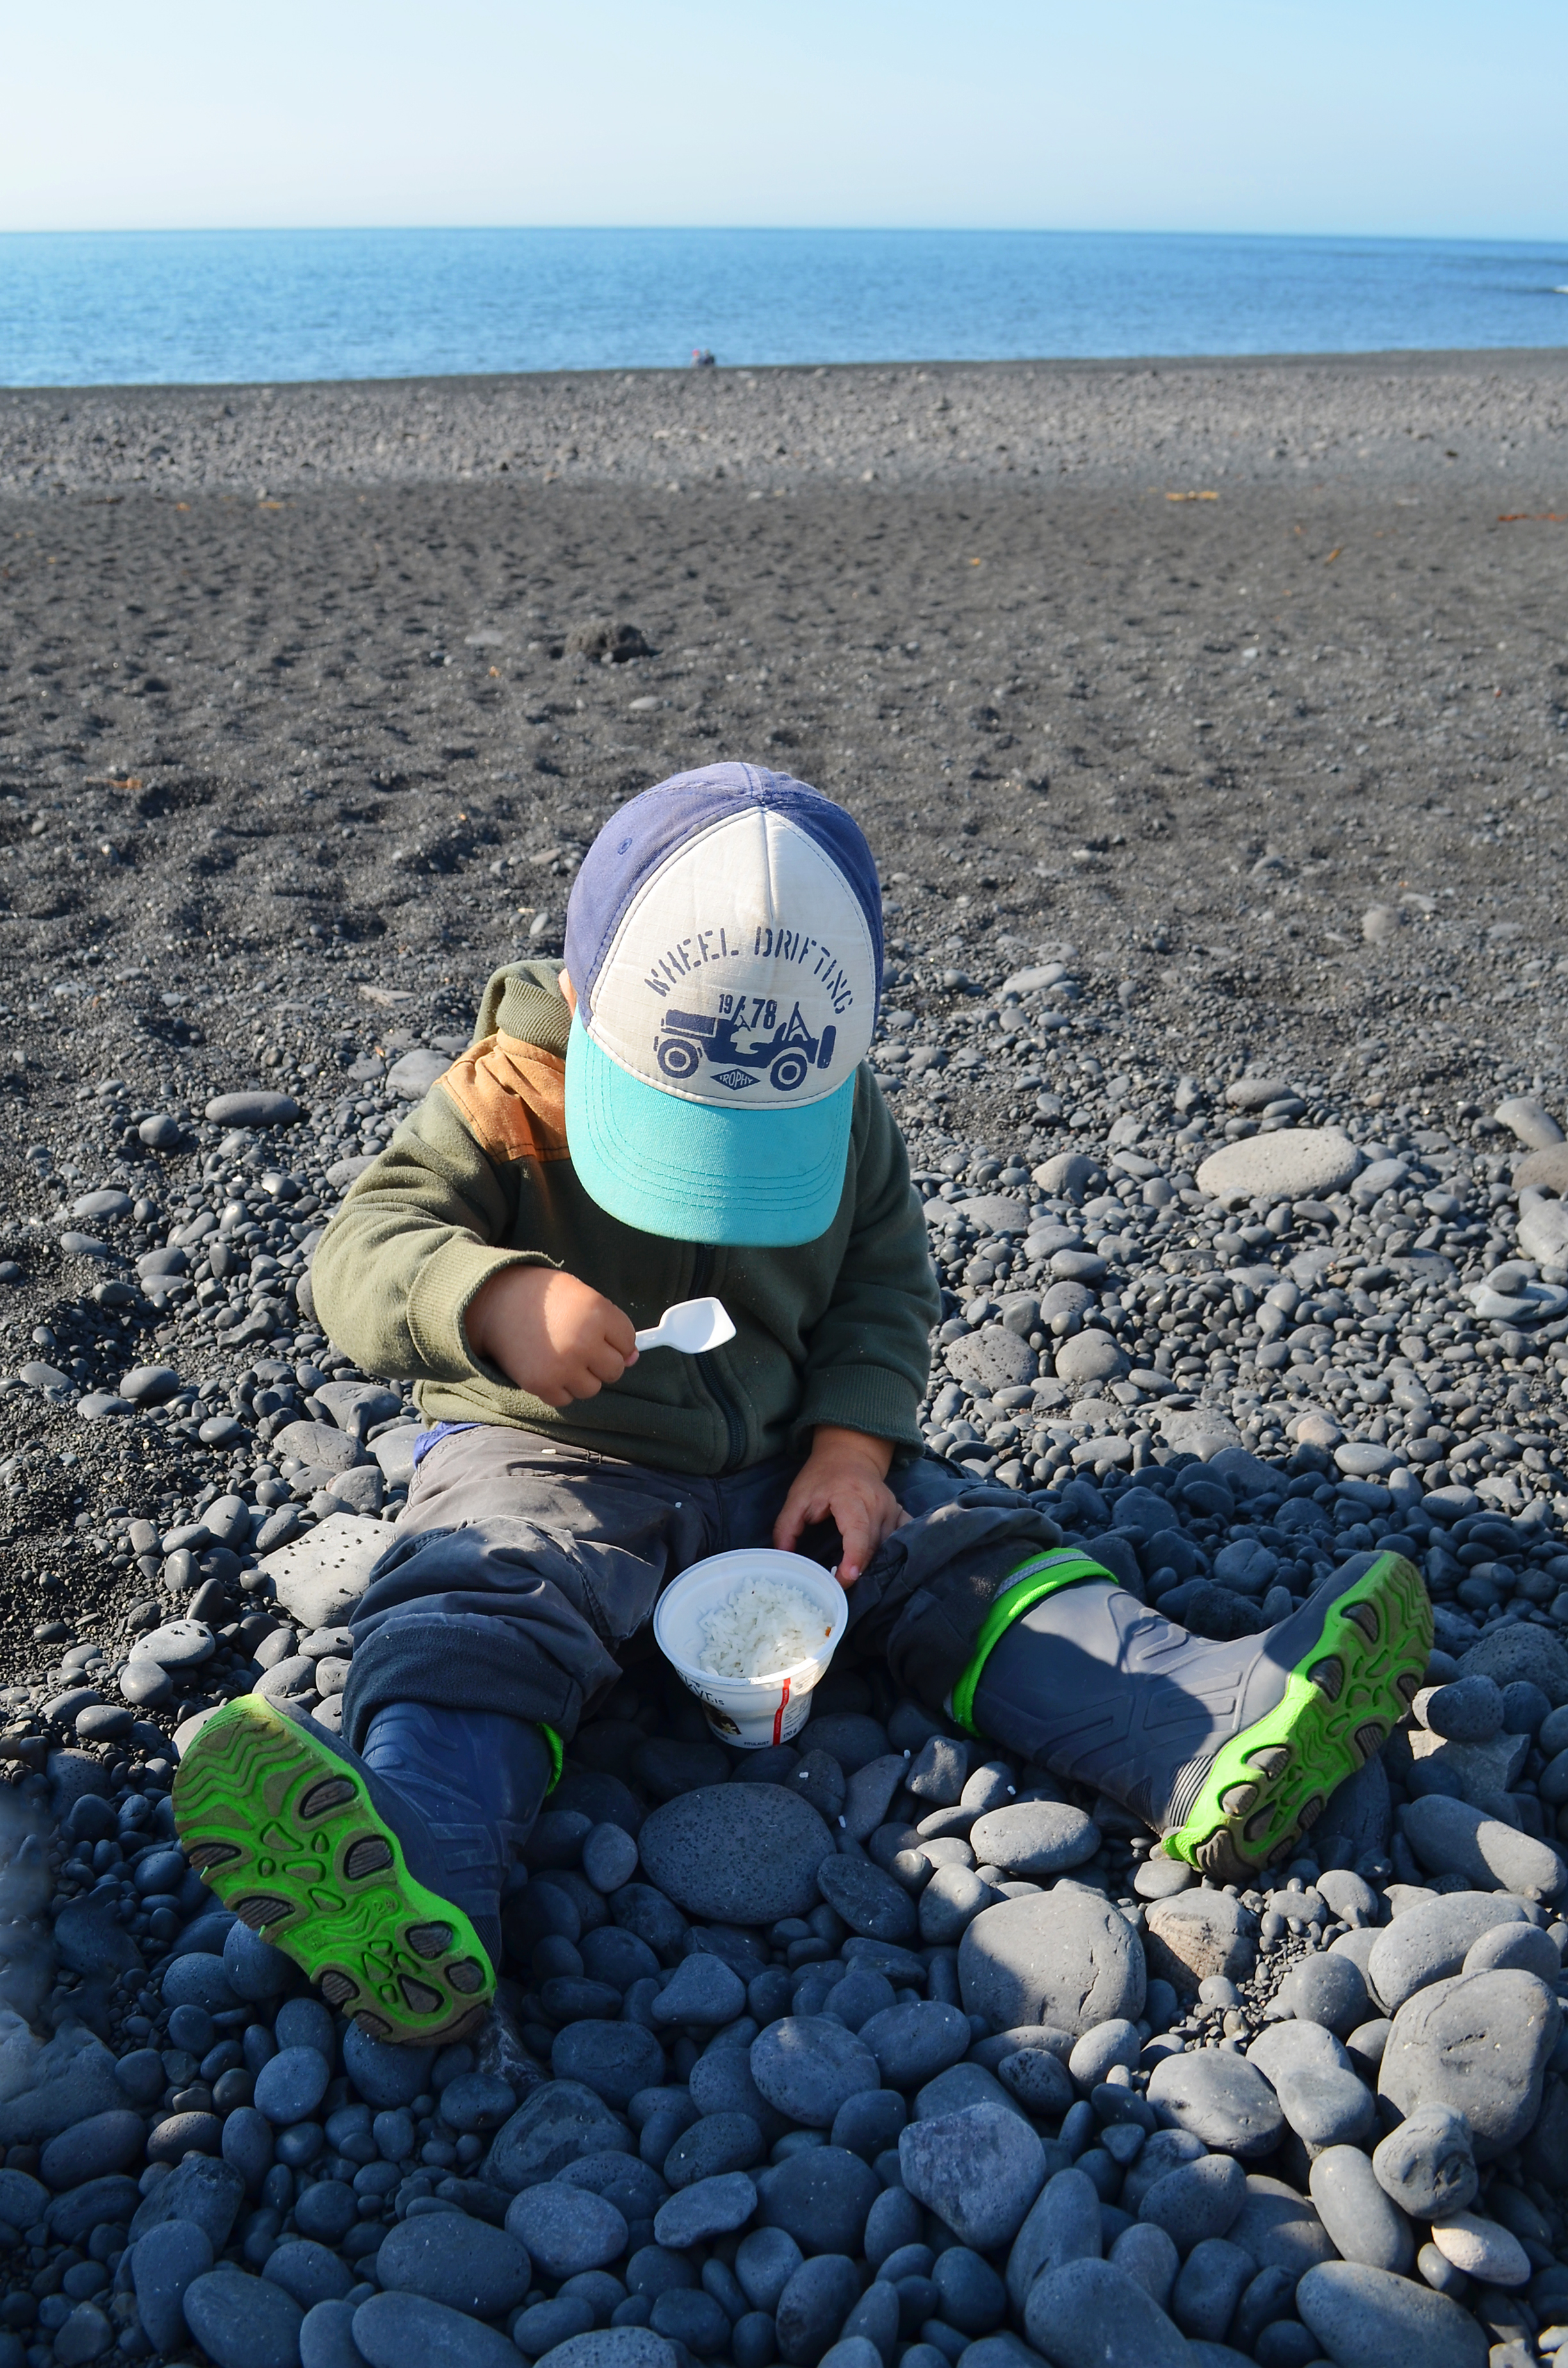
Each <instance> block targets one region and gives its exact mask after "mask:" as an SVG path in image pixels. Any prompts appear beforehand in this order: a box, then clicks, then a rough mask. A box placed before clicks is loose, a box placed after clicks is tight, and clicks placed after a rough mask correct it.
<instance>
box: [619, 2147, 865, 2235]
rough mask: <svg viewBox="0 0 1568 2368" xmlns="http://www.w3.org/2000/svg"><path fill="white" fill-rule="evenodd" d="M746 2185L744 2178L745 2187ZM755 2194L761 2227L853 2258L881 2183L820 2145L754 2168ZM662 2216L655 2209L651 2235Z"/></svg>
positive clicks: (852, 2158)
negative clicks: (656, 2217) (764, 2167)
mask: <svg viewBox="0 0 1568 2368" xmlns="http://www.w3.org/2000/svg"><path fill="white" fill-rule="evenodd" d="M732 2176H733V2177H744V2173H740V2172H737V2173H733V2174H732ZM751 2183H752V2182H751V2180H749V2179H747V2180H746V2185H747V2186H748V2187H749V2186H750V2185H751ZM704 2184H705V2185H708V2184H711V2182H710V2181H704ZM697 2192H698V2191H697V2190H696V2189H695V2188H690V2187H688V2188H687V2189H686V2191H685V2193H684V2194H682V2195H679V2196H676V2198H675V2199H674V2203H684V2202H685V2201H686V2198H687V2196H690V2195H694V2194H696V2193H697ZM881 2192H882V2185H881V2180H880V2179H879V2178H878V2177H877V2174H876V2172H875V2171H874V2170H873V2169H871V2167H870V2165H869V2163H864V2162H862V2161H861V2160H860V2157H859V2156H858V2155H854V2154H850V2153H849V2152H848V2151H847V2150H846V2148H845V2147H842V2146H811V2147H808V2148H807V2149H806V2150H805V2151H804V2152H802V2153H801V2154H795V2155H790V2157H789V2158H788V2160H786V2161H784V2162H781V2163H777V2164H775V2165H774V2167H773V2168H772V2169H769V2170H763V2171H759V2172H758V2173H757V2176H756V2197H757V2204H756V2211H757V2217H758V2219H759V2221H760V2222H761V2224H762V2226H764V2227H765V2228H782V2229H784V2230H785V2231H786V2232H787V2233H788V2234H789V2235H790V2236H791V2237H793V2238H794V2239H795V2242H796V2243H797V2245H799V2247H800V2248H801V2251H802V2252H803V2253H847V2254H848V2255H849V2257H850V2259H851V2260H853V2259H854V2258H855V2257H856V2256H857V2255H858V2253H859V2252H860V2250H861V2249H862V2240H863V2238H864V2237H865V2233H866V2223H867V2220H868V2218H869V2214H870V2210H871V2206H872V2204H873V2203H875V2202H876V2200H877V2198H878V2196H879V2195H880V2194H881ZM674 2203H667V2204H665V2212H669V2211H672V2210H673V2209H674ZM663 2218H664V2213H661V2214H660V2215H659V2221H655V2223H654V2231H655V2234H656V2233H657V2230H658V2227H659V2225H660V2222H661V2221H662V2220H663Z"/></svg>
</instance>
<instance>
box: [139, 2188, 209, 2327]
mask: <svg viewBox="0 0 1568 2368" xmlns="http://www.w3.org/2000/svg"><path fill="white" fill-rule="evenodd" d="M211 2267H212V2245H211V2241H210V2238H209V2237H208V2235H207V2232H206V2230H205V2229H204V2228H199V2227H198V2226H197V2225H196V2223H195V2221H194V2220H165V2221H161V2222H160V2223H159V2224H158V2226H156V2227H153V2228H149V2229H148V2230H147V2232H146V2234H145V2235H144V2236H142V2237H138V2239H137V2241H136V2243H135V2245H134V2246H133V2247H132V2248H131V2284H132V2286H133V2288H134V2291H135V2294H136V2308H137V2311H138V2314H139V2315H140V2317H141V2320H142V2332H143V2334H145V2336H146V2337H147V2339H148V2340H149V2342H150V2343H151V2344H152V2346H153V2350H154V2351H161V2352H165V2353H167V2352H172V2351H175V2349H176V2346H177V2345H178V2344H179V2343H180V2342H181V2341H182V2340H183V2338H184V2335H185V2309H184V2303H185V2295H186V2290H187V2287H188V2286H189V2284H190V2283H191V2281H192V2279H194V2278H199V2277H202V2276H204V2275H205V2273H206V2272H207V2271H209V2270H210V2268H211Z"/></svg>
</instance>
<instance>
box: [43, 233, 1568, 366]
mask: <svg viewBox="0 0 1568 2368" xmlns="http://www.w3.org/2000/svg"><path fill="white" fill-rule="evenodd" d="M1565 343H1568V243H1562V244H1559V245H1536V244H1528V243H1519V244H1510V243H1506V242H1499V241H1491V240H1485V241H1483V240H1474V241H1464V240H1451V239H1443V240H1437V239H1377V238H1283V237H1267V238H1263V237H1259V238H1238V237H1224V236H1211V237H1200V236H1187V235H1178V234H1175V233H1169V234H1158V235H1156V234H1153V233H1150V234H1143V233H1109V232H1107V233H1088V232H1051V231H916V230H912V231H863V230H844V231H831V230H828V231H824V230H801V231H791V230H730V231H726V230H323V231H303V230H290V231H205V232H191V231H166V232H102V233H96V232H59V233H30V232H29V233H6V234H0V385H7V386H13V387H21V386H85V385H180V384H206V385H228V384H244V383H247V382H254V381H283V380H310V379H316V380H320V379H373V378H419V377H450V376H460V377H466V376H471V375H474V374H482V373H491V372H496V371H503V372H509V371H516V370H663V369H676V368H680V367H683V366H686V365H689V363H690V362H691V360H692V357H693V355H694V354H711V355H712V356H713V357H714V359H716V360H717V361H718V362H719V363H721V364H736V365H741V364H744V365H752V366H762V365H767V364H770V363H775V364H776V363H796V364H819V363H833V362H879V361H975V360H990V361H1006V360H1014V359H1027V358H1048V357H1072V356H1077V357H1094V356H1104V357H1114V356H1118V355H1145V354H1147V355H1169V356H1173V357H1174V356H1178V355H1190V354H1268V353H1281V354H1284V353H1292V354H1301V353H1353V352H1387V351H1392V350H1396V349H1406V350H1408V349H1427V350H1431V349H1455V348H1458V349H1467V348H1475V347H1554V346H1561V345H1563V344H1565Z"/></svg>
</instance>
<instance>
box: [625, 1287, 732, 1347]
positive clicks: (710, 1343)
mask: <svg viewBox="0 0 1568 2368" xmlns="http://www.w3.org/2000/svg"><path fill="white" fill-rule="evenodd" d="M734 1337H735V1326H734V1323H733V1319H732V1317H731V1315H730V1311H729V1309H728V1308H727V1307H726V1306H725V1304H724V1303H723V1301H722V1299H683V1300H681V1301H680V1302H679V1304H677V1305H676V1306H675V1307H666V1308H665V1312H664V1314H663V1315H661V1316H660V1318H659V1320H658V1322H657V1323H656V1324H655V1325H653V1326H651V1327H650V1329H649V1330H648V1331H646V1332H639V1334H638V1335H637V1346H638V1347H639V1349H679V1350H680V1353H681V1355H682V1356H683V1357H700V1356H701V1354H702V1352H703V1350H704V1349H722V1347H723V1345H724V1343H725V1341H726V1340H733V1338H734Z"/></svg>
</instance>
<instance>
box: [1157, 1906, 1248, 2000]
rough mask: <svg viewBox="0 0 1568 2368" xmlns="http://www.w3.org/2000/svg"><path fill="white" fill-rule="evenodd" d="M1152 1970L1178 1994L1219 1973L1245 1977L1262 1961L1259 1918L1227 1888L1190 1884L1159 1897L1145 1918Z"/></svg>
mask: <svg viewBox="0 0 1568 2368" xmlns="http://www.w3.org/2000/svg"><path fill="white" fill-rule="evenodd" d="M1144 1930H1145V1933H1146V1935H1147V1938H1146V1941H1145V1946H1146V1949H1147V1952H1148V1959H1149V1970H1150V1972H1151V1973H1153V1974H1154V1975H1158V1976H1159V1978H1160V1979H1161V1980H1163V1981H1167V1982H1169V1983H1170V1984H1171V1986H1172V1987H1173V1988H1174V1989H1175V1990H1176V1994H1177V1996H1178V1997H1181V1998H1196V1996H1197V1995H1198V1987H1199V1983H1200V1982H1205V1981H1209V1980H1210V1979H1211V1978H1213V1977H1214V1976H1215V1975H1220V1976H1221V1977H1222V1978H1223V1979H1224V1980H1226V1981H1231V1982H1244V1981H1246V1980H1247V1979H1248V1978H1249V1977H1250V1975H1252V1973H1253V1970H1254V1968H1255V1967H1256V1964H1257V1932H1258V1923H1257V1918H1256V1916H1255V1915H1254V1914H1253V1912H1252V1910H1251V1909H1250V1908H1248V1907H1243V1905H1242V1903H1241V1901H1240V1900H1239V1899H1233V1898H1232V1897H1231V1896H1230V1895H1229V1894H1228V1893H1227V1892H1223V1891H1204V1890H1185V1891H1179V1892H1177V1893H1176V1895H1175V1896H1174V1897H1172V1898H1168V1899H1157V1900H1155V1901H1153V1904H1152V1905H1151V1907H1150V1908H1149V1911H1148V1914H1147V1916H1146V1918H1145V1919H1144Z"/></svg>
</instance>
